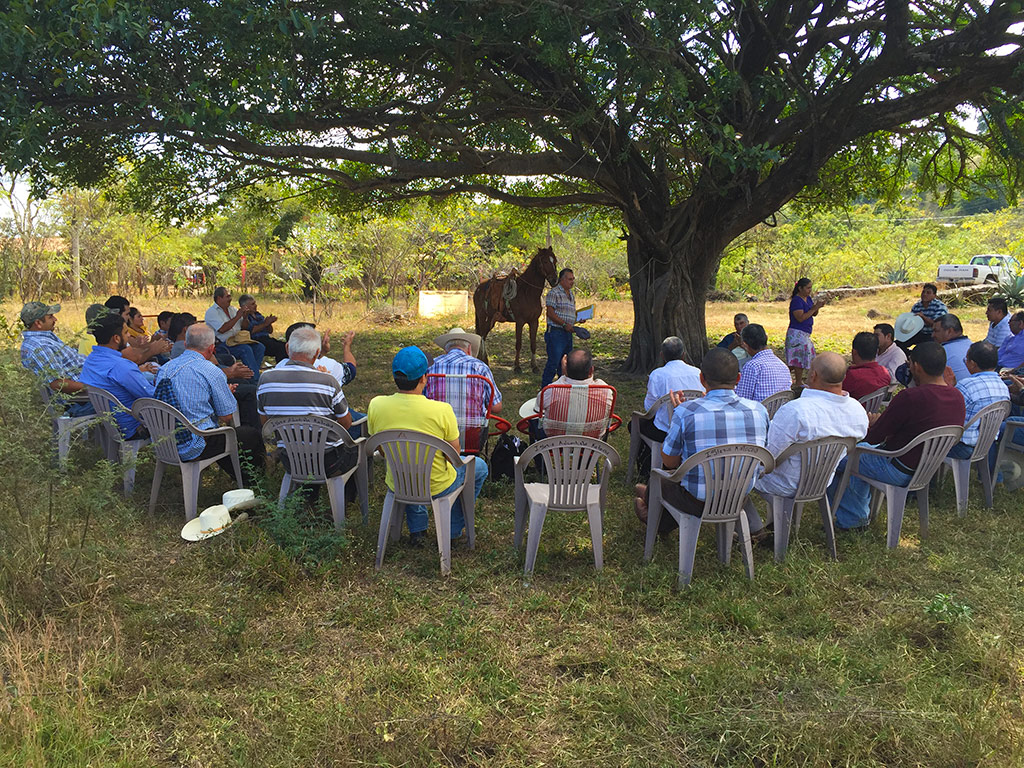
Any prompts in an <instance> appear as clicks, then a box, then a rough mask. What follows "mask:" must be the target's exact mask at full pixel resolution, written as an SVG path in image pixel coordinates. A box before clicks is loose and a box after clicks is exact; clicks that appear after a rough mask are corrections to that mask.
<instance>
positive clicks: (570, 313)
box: [544, 285, 576, 328]
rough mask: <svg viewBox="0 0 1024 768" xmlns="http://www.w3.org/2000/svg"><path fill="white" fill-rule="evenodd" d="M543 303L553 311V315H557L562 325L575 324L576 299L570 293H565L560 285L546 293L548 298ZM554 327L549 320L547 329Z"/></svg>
mask: <svg viewBox="0 0 1024 768" xmlns="http://www.w3.org/2000/svg"><path fill="white" fill-rule="evenodd" d="M544 303H545V304H546V305H547V306H549V307H551V308H552V309H553V310H555V314H556V315H558V317H559V319H560V320H561V321H562V324H563V325H564V324H566V323H573V324H575V323H576V297H575V296H573V295H572V291H567V290H565V288H563V287H562V286H561V285H556V286H555V287H554V288H552V289H551V290H550V291H548V296H547V298H546V299H545V300H544ZM545 316H546V315H545ZM556 327H557V326H555V325H554V324H553V323H552V322H551V319H550V318H549V319H548V328H556Z"/></svg>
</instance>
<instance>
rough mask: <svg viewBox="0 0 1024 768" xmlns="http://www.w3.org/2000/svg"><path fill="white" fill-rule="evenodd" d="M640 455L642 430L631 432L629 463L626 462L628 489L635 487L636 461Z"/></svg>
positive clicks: (637, 429)
mask: <svg viewBox="0 0 1024 768" xmlns="http://www.w3.org/2000/svg"><path fill="white" fill-rule="evenodd" d="M639 453H640V428H639V427H637V428H636V429H632V430H630V432H629V461H628V462H626V487H627V488H629V487H631V486H632V485H633V478H634V477H635V476H636V459H637V456H638V455H639Z"/></svg>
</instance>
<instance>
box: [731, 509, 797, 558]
mask: <svg viewBox="0 0 1024 768" xmlns="http://www.w3.org/2000/svg"><path fill="white" fill-rule="evenodd" d="M771 502H772V516H773V517H774V518H775V562H776V563H781V562H784V561H785V559H786V552H787V551H788V550H789V531H790V527H791V526H792V524H793V507H794V505H793V500H792V499H784V498H782V497H781V496H772V497H771ZM800 506H803V504H801V505H800ZM744 522H746V521H745V520H744Z"/></svg>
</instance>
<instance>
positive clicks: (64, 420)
mask: <svg viewBox="0 0 1024 768" xmlns="http://www.w3.org/2000/svg"><path fill="white" fill-rule="evenodd" d="M39 394H40V395H41V396H42V398H43V407H44V408H45V409H46V415H47V416H49V417H50V419H51V422H52V424H53V436H54V439H55V440H56V441H57V464H58V466H61V467H63V465H64V462H65V461H66V460H67V458H68V454H69V453H70V452H71V438H72V437H74V435H75V433H76V432H79V433H85V434H86V435H88V432H89V428H90V427H91V426H93V425H94V423H95V422H96V421H97V417H96V416H95V415H93V414H91V413H90V414H88V415H86V416H69V415H68V414H66V413H64V411H62V410H61V409H60V408H58V407H57V406H56V404H55V403H56V397H55V395H56V393H55V392H54V391H53V390H52V389H50V387H49V386H48V385H46V384H43V385H41V386H40V388H39Z"/></svg>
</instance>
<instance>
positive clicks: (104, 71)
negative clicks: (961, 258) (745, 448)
mask: <svg viewBox="0 0 1024 768" xmlns="http://www.w3.org/2000/svg"><path fill="white" fill-rule="evenodd" d="M1022 21H1024V12H1022V9H1021V3H1020V2H1012V3H1011V2H991V3H982V2H960V1H953V0H934V1H930V2H916V3H912V4H911V3H907V2H895V1H888V0H885V1H883V0H875V1H871V0H869V1H868V2H862V3H846V2H827V1H826V2H762V3H754V2H745V1H743V0H719V1H718V2H708V1H705V0H644V1H642V2H641V1H636V2H625V3H624V2H621V1H620V0H589V1H588V2H578V1H572V2H565V1H564V0H496V1H495V2H489V3H482V2H476V1H474V2H470V1H468V0H441V1H440V2H431V3H425V2H421V1H416V0H394V1H391V2H388V1H387V0H384V1H381V0H372V1H371V0H349V1H348V2H346V3H330V2H320V3H312V2H301V1H298V0H296V1H294V2H283V1H277V0H255V1H253V0H245V2H242V1H241V0H219V1H218V2H208V1H203V2H200V1H199V0H131V1H130V2H129V1H128V0H11V2H9V3H8V4H7V9H6V10H5V11H2V12H0V48H2V49H3V50H4V51H5V55H4V59H3V61H2V62H0V162H2V163H3V165H4V166H5V167H6V168H8V169H10V170H17V171H28V172H30V173H31V175H32V177H33V178H34V179H35V180H36V183H37V184H39V185H40V186H42V187H46V186H49V185H57V186H64V185H68V184H72V183H74V184H78V185H92V184H96V183H98V182H101V181H102V180H103V179H104V178H107V177H108V176H109V175H110V174H112V173H116V172H117V169H118V168H120V167H123V165H124V164H125V163H126V162H127V163H129V164H130V166H131V167H132V168H133V170H134V176H133V183H134V185H135V186H134V189H135V194H136V195H137V196H138V197H139V198H140V199H141V200H144V201H146V202H147V203H148V204H151V205H155V206H158V207H162V208H164V209H166V210H184V209H188V208H189V207H190V206H191V205H195V204H198V203H209V202H211V201H215V200H216V198H217V195H220V194H223V193H225V192H228V191H231V190H232V189H234V188H236V187H238V186H240V185H246V184H250V183H253V182H258V181H265V180H267V179H269V178H274V177H281V176H288V177H292V178H298V179H306V180H308V182H309V185H310V187H311V188H316V189H319V190H329V191H331V192H332V193H335V197H336V198H337V199H338V200H339V201H341V202H344V201H346V200H359V201H362V202H365V201H370V202H373V201H379V200H384V199H393V198H396V197H398V198H402V197H405V198H408V197H422V196H448V195H453V194H463V193H471V194H482V195H486V196H489V197H492V198H494V199H498V200H503V201H506V202H510V203H514V204H516V205H521V206H526V207H532V208H564V207H566V206H604V207H608V208H612V209H616V210H618V211H619V212H620V213H621V215H622V217H623V224H624V227H625V229H626V232H627V250H628V256H629V267H630V275H631V277H630V280H631V288H632V294H633V300H634V309H635V316H636V321H635V327H634V335H633V345H632V352H631V356H630V361H629V364H630V367H631V368H632V369H634V370H644V369H649V368H650V367H652V366H653V365H654V364H655V363H656V362H657V361H656V360H655V359H654V357H653V355H654V354H655V350H656V349H657V344H656V343H652V342H656V341H658V340H660V337H661V336H664V335H667V334H669V333H676V334H678V335H680V336H682V337H683V338H684V339H685V340H686V342H687V345H688V349H689V352H690V354H691V356H696V355H699V354H700V353H701V351H702V350H703V348H704V346H705V344H706V341H705V332H704V330H705V329H704V319H703V318H704V314H703V303H704V297H705V294H706V290H707V287H708V285H709V283H710V282H711V280H712V279H713V275H714V272H715V270H716V268H717V265H718V261H719V259H720V258H721V254H722V251H723V248H724V247H725V246H726V245H727V244H728V243H729V241H730V240H732V239H733V238H735V237H736V236H738V235H739V234H741V233H742V232H744V231H746V230H747V229H749V228H750V227H752V226H754V225H756V224H758V223H759V222H762V221H764V220H766V219H769V218H770V217H771V216H772V214H773V213H774V212H775V211H777V210H778V209H779V208H780V207H781V206H782V205H784V204H785V203H787V202H789V201H791V200H793V199H794V198H796V197H797V196H799V195H801V194H808V195H809V196H811V197H816V198H818V199H823V200H829V199H839V198H842V197H844V196H848V195H851V194H853V193H856V192H864V191H865V190H876V191H879V192H886V191H891V190H898V189H900V188H901V187H902V186H903V184H904V182H905V180H906V174H907V171H908V168H909V167H910V166H911V164H914V165H915V166H917V167H918V168H919V170H920V173H921V178H922V179H923V180H924V182H925V184H926V185H930V186H932V187H934V188H948V187H949V186H950V185H952V184H953V183H955V182H956V181H957V180H959V179H962V178H963V177H964V176H965V175H966V174H967V173H968V172H981V173H986V174H990V175H996V176H1001V177H1002V178H1003V179H1004V180H1005V181H1006V182H1008V187H1009V188H1010V189H1011V190H1012V188H1013V187H1014V186H1015V185H1016V183H1017V180H1018V177H1019V173H1020V165H1019V162H1020V158H1021V155H1022V154H1024V153H1022V152H1021V146H1022V144H1021V122H1020V120H1019V115H1020V104H1019V94H1020V92H1021V86H1022V84H1024V78H1022V76H1021V74H1020V71H1019V70H1020V66H1021V59H1022V56H1024V52H1022V50H1021V48H1020V45H1019V44H1020V41H1021V37H1020V35H1019V34H1018V31H1017V26H1015V25H1019V24H1020V22H1022ZM966 105H970V109H967V108H966Z"/></svg>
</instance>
